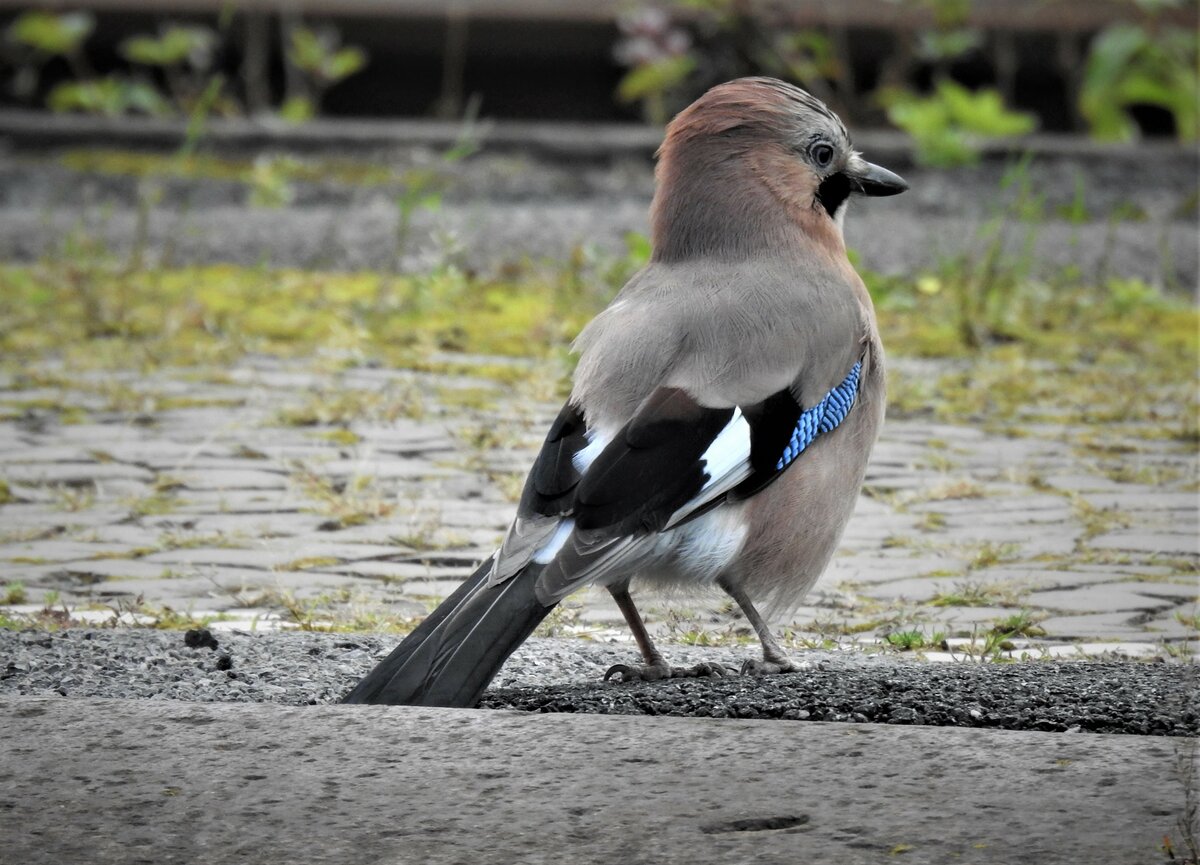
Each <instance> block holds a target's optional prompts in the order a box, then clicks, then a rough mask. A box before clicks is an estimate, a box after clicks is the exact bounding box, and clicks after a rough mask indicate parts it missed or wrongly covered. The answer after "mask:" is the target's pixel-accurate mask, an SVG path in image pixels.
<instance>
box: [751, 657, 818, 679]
mask: <svg viewBox="0 0 1200 865" xmlns="http://www.w3.org/2000/svg"><path fill="white" fill-rule="evenodd" d="M805 669H808V665H807V664H796V663H794V662H792V661H789V660H788V659H787V658H763V659H762V660H761V661H760V660H757V659H756V658H751V659H750V660H748V661H746V662H744V663H743V664H742V675H743V676H770V675H772V674H774V673H799V672H800V671H801V670H805Z"/></svg>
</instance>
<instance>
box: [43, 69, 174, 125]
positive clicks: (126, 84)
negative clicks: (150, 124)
mask: <svg viewBox="0 0 1200 865" xmlns="http://www.w3.org/2000/svg"><path fill="white" fill-rule="evenodd" d="M46 103H47V104H48V105H49V106H50V109H51V110H52V111H82V112H84V113H87V114H101V115H104V116H107V117H119V116H120V115H122V114H130V113H141V114H152V115H164V114H169V113H170V112H171V106H170V104H169V103H168V102H167V100H166V99H164V98H163V96H162V94H160V93H159V92H158V91H157V90H156V89H155V88H154V87H152V86H151V85H149V84H146V83H145V82H142V81H134V80H131V79H128V78H124V77H122V76H119V75H109V76H106V77H104V78H97V79H92V80H89V81H68V82H64V83H62V84H59V85H58V86H57V87H55V88H54V89H53V90H52V91H50V95H49V96H48V97H47V98H46Z"/></svg>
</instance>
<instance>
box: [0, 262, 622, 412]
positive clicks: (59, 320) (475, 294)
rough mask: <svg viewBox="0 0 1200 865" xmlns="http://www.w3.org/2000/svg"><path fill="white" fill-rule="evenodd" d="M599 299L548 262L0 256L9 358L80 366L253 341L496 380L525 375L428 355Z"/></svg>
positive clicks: (138, 398) (241, 350)
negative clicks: (411, 264) (389, 264)
mask: <svg viewBox="0 0 1200 865" xmlns="http://www.w3.org/2000/svg"><path fill="white" fill-rule="evenodd" d="M606 297H607V292H597V293H594V294H590V295H586V296H574V295H572V296H566V295H564V294H563V293H562V292H560V291H559V290H558V286H557V283H556V281H555V279H554V277H553V275H552V274H546V275H542V276H526V277H525V278H523V280H522V281H520V282H504V281H495V280H484V279H480V278H477V277H473V276H469V275H465V274H463V273H461V272H458V271H455V270H453V269H446V270H443V271H439V272H437V273H433V274H426V275H423V276H419V277H417V276H404V277H387V276H383V275H380V274H376V273H324V272H312V271H300V270H268V269H263V268H250V267H237V266H232V265H210V266H204V267H186V268H165V269H150V270H133V271H129V270H127V269H126V268H124V267H122V266H119V265H118V264H117V263H115V262H112V261H110V260H108V259H106V258H105V257H104V256H103V255H102V254H100V253H93V254H92V255H90V256H89V255H86V254H81V255H80V256H78V257H73V258H70V259H66V258H64V260H61V261H53V262H46V263H43V264H39V265H32V266H25V265H0V354H2V355H3V356H4V358H5V360H6V361H7V362H8V363H10V364H11V365H12V367H13V368H15V369H20V368H22V367H23V365H24V364H26V363H28V362H29V361H31V360H37V359H42V358H45V357H47V356H50V355H54V356H57V357H60V358H62V359H63V360H64V361H65V362H66V363H67V365H68V367H70V368H81V369H92V368H117V367H124V368H154V367H159V366H202V365H219V364H227V363H231V362H233V361H236V360H237V359H238V358H240V357H242V356H245V355H247V354H251V353H261V354H268V355H273V356H277V357H303V356H311V355H314V354H316V353H318V351H321V352H325V353H330V354H334V353H345V354H349V355H352V356H359V357H364V358H369V359H375V360H378V361H380V362H384V363H387V364H389V365H391V366H401V367H403V366H414V367H417V368H427V369H433V370H435V371H446V372H458V371H463V372H470V373H473V374H482V375H486V376H488V377H490V378H495V379H497V380H501V381H504V380H514V379H518V378H521V377H523V376H524V375H527V374H528V373H527V371H525V370H522V369H520V368H519V367H517V368H510V367H507V366H502V365H495V368H489V367H488V366H486V365H479V364H470V363H464V364H462V365H456V364H455V363H454V362H445V361H431V360H430V354H431V353H432V352H434V351H464V350H469V351H470V352H471V353H472V354H485V355H508V356H513V357H529V356H535V357H536V356H546V355H549V354H552V353H556V352H559V351H561V350H562V348H563V347H564V346H566V345H567V343H568V342H569V341H570V339H571V338H573V336H574V334H575V333H576V332H577V331H578V329H579V328H580V327H581V326H582V325H583V323H584V322H585V321H586V320H587V319H588V318H589V317H590V316H591V315H593V314H594V313H595V312H596V311H597V310H598V309H599V308H600V307H601V306H602V305H603V303H604V301H605V299H606ZM110 397H111V399H110V407H112V408H125V407H127V406H128V405H129V404H131V403H135V402H136V403H137V404H138V405H142V404H143V403H144V401H145V399H146V396H145V395H144V394H139V393H136V392H132V391H129V390H128V389H120V388H114V389H113V390H112V391H111V393H110ZM179 399H180V398H167V397H163V398H162V399H161V401H162V405H161V406H159V407H161V408H178V407H189V406H191V405H197V404H201V403H196V402H194V401H192V402H187V401H184V402H180V401H179ZM205 404H221V401H216V402H211V401H210V402H209V403H205ZM22 407H34V406H32V405H31V406H22ZM37 407H39V408H42V407H44V408H47V409H49V408H57V405H46V406H37ZM151 408H153V406H152V407H151Z"/></svg>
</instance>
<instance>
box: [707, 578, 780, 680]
mask: <svg viewBox="0 0 1200 865" xmlns="http://www.w3.org/2000/svg"><path fill="white" fill-rule="evenodd" d="M719 585H720V586H721V588H722V589H724V590H725V593H726V594H728V595H729V597H731V598H733V599H734V600H735V601H736V602H737V605H738V606H739V607H741V608H742V612H743V613H744V614H745V615H746V621H748V622H749V623H750V625H751V627H753V628H754V632H755V633H756V634H758V641H759V642H760V643H761V644H762V650H763V659H762V660H761V661H755V660H753V659H751V660H748V661H746V662H745V663H744V664H742V671H741V672H742V675H743V676H745V675H761V674H763V673H794V672H796V671H797V670H799V669H800V668H799V667H797V666H796V664H795V663H793V662H792V661H791V660H790V659H789V658H788V656H787V654H786V653H785V652H784V651H783V648H782V647H781V646H780V645H779V643H778V642H777V641H776V640H775V635H774V634H772V633H771V628H770V626H769V625H767V623H766V621H764V619H763V617H762V616H761V615H759V612H758V610H756V609H755V608H754V604H753V603H752V602H751V601H750V597H749V596H748V595H747V594H746V593H745V592H744V591H742V587H741V586H739V585H737V584H736V583H732V582H730V581H728V580H720V581H719Z"/></svg>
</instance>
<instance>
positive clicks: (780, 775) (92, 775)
mask: <svg viewBox="0 0 1200 865" xmlns="http://www.w3.org/2000/svg"><path fill="white" fill-rule="evenodd" d="M0 719H2V720H0V724H2V725H3V729H4V730H5V731H6V733H7V742H6V758H5V760H4V762H3V764H0V782H2V789H3V793H0V837H3V838H4V839H5V841H4V845H3V848H2V850H3V856H4V859H5V861H12V862H22V863H29V865H37V863H43V862H45V863H51V862H53V863H58V862H64V861H66V862H71V861H88V862H91V863H98V865H103V863H117V862H120V863H131V862H154V863H169V862H192V861H201V862H205V863H224V862H255V863H268V865H269V863H294V862H306V863H324V862H338V863H345V862H354V863H377V862H379V863H382V862H388V863H407V862H414V863H415V862H422V863H435V865H436V863H450V862H454V863H471V862H488V863H506V862H514V863H515V862H520V863H531V865H534V863H551V862H554V863H559V862H563V861H570V862H573V863H591V862H621V863H631V865H632V863H656V865H670V863H688V865H704V863H721V865H729V863H738V862H755V863H781V865H782V863H788V865H792V863H796V862H837V863H844V865H853V863H868V862H896V861H902V862H905V863H940V862H972V863H1012V862H1037V863H1039V865H1055V863H1062V865H1066V863H1071V865H1075V863H1078V862H1087V861H1105V862H1122V863H1137V862H1151V861H1158V860H1159V858H1160V857H1161V853H1160V852H1159V851H1158V849H1157V848H1158V846H1159V845H1160V844H1161V843H1162V840H1163V837H1164V836H1166V835H1172V836H1173V843H1174V845H1175V847H1176V849H1182V844H1183V842H1182V839H1181V837H1180V833H1179V829H1178V825H1177V820H1178V819H1179V815H1180V814H1181V813H1182V811H1183V807H1184V789H1183V788H1182V787H1181V786H1180V784H1179V783H1178V782H1177V781H1176V780H1175V777H1174V772H1175V769H1176V767H1177V765H1178V764H1179V763H1180V762H1181V760H1184V759H1194V746H1195V740H1181V741H1179V742H1174V741H1168V740H1164V739H1161V738H1150V737H1139V736H1097V735H1055V734H1048V733H1013V732H990V731H979V730H960V729H950V728H941V729H935V728H915V727H914V728H903V727H889V726H880V725H870V724H856V725H842V724H822V723H812V724H805V725H780V724H773V723H771V722H762V721H733V720H729V721H711V720H701V719H687V718H620V717H601V716H572V715H522V714H515V713H506V712H480V711H469V710H448V709H405V708H392V707H344V706H320V707H282V706H273V705H232V704H204V705H200V704H186V703H173V702H156V701H117V700H57V699H45V698H18V699H9V700H5V701H3V702H0ZM1188 749H1191V754H1190V756H1189V755H1188V754H1187V753H1186V752H1187V750H1188ZM901 855H902V858H897V857H901Z"/></svg>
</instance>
